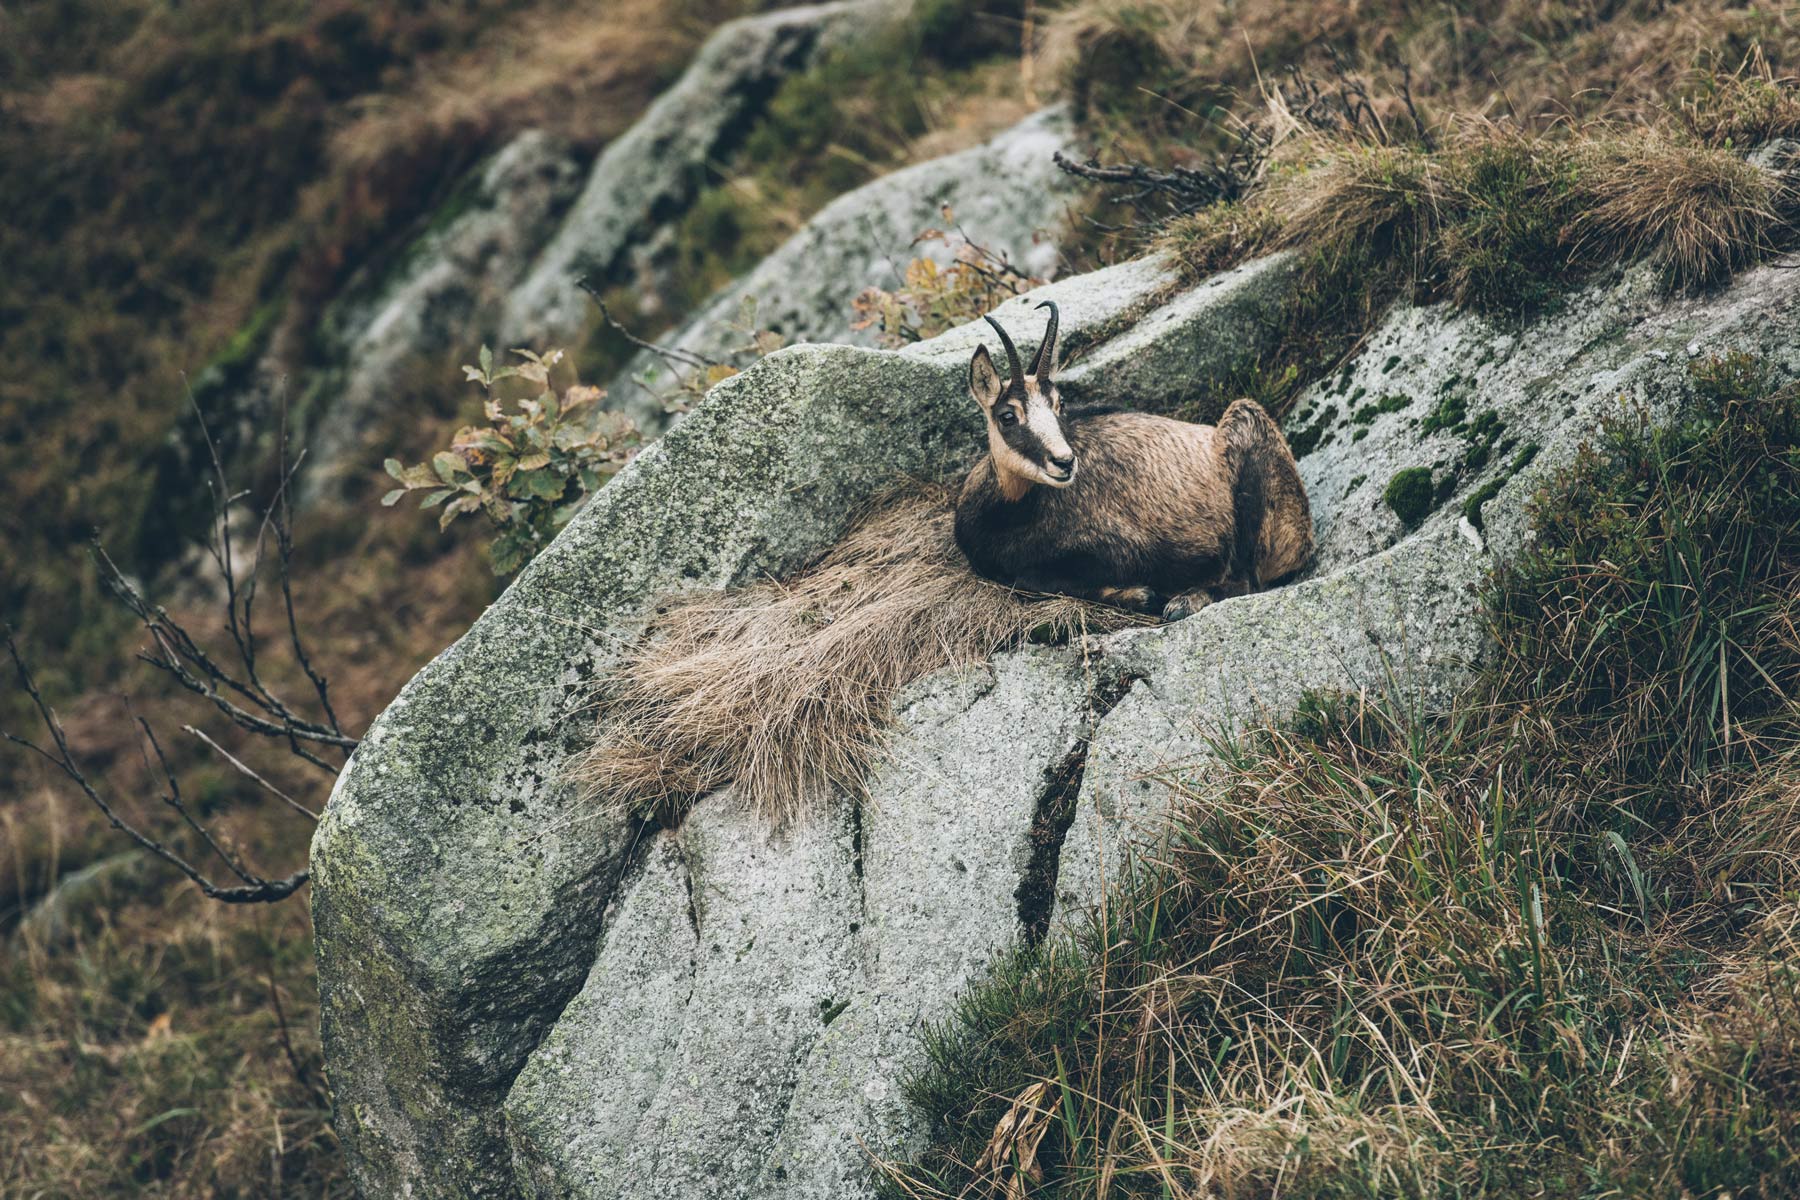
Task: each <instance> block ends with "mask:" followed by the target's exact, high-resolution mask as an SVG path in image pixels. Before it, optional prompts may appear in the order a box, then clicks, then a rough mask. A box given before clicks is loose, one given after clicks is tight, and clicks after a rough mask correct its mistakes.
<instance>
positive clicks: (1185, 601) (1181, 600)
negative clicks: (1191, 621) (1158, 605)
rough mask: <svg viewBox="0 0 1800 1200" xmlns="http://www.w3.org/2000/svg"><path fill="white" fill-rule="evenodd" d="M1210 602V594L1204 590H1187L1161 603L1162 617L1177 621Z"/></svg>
mask: <svg viewBox="0 0 1800 1200" xmlns="http://www.w3.org/2000/svg"><path fill="white" fill-rule="evenodd" d="M1212 602H1213V598H1212V596H1211V595H1209V594H1207V593H1206V592H1188V593H1187V594H1185V595H1181V596H1176V597H1175V598H1174V599H1173V600H1170V601H1169V602H1168V603H1167V604H1165V605H1163V611H1162V619H1163V620H1165V621H1179V620H1181V619H1182V618H1183V617H1191V616H1193V615H1194V614H1195V613H1197V612H1199V611H1200V610H1201V609H1203V608H1205V607H1206V606H1207V605H1209V604H1211V603H1212Z"/></svg>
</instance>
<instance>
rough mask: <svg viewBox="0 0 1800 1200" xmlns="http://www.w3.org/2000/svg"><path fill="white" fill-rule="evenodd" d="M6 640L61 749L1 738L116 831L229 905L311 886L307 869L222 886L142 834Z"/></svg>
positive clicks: (0, 733) (8, 634) (9, 637)
mask: <svg viewBox="0 0 1800 1200" xmlns="http://www.w3.org/2000/svg"><path fill="white" fill-rule="evenodd" d="M0 640H4V641H5V643H6V652H7V655H8V656H9V657H10V658H11V659H12V663H13V670H14V672H15V673H16V674H17V676H18V680H19V685H20V687H21V688H23V689H24V692H25V694H26V696H28V697H29V698H30V699H31V703H32V706H33V707H34V708H36V709H37V713H38V717H39V718H40V719H41V720H42V722H43V725H44V729H45V731H46V732H47V733H48V734H49V735H50V741H51V744H52V745H53V746H54V747H55V753H52V752H51V751H50V750H47V749H45V748H44V747H42V746H40V745H38V744H37V743H36V742H33V741H31V740H30V739H29V738H23V737H19V736H18V735H16V734H13V733H10V732H8V731H6V730H0V738H4V739H5V740H6V741H8V742H11V743H12V744H13V745H15V746H19V747H22V748H23V749H25V750H28V751H30V752H32V753H33V754H36V755H37V756H38V757H40V758H42V759H44V761H46V762H48V763H49V764H50V765H51V766H53V767H55V768H56V769H57V770H58V771H60V772H61V773H62V774H63V775H64V777H66V778H67V779H68V780H69V781H70V782H71V783H73V784H74V785H75V786H76V787H77V788H79V789H80V790H81V792H82V794H83V795H85V796H86V797H87V798H88V799H89V800H90V801H91V802H92V803H93V805H94V807H96V808H98V809H99V810H100V812H101V814H102V815H103V816H105V817H106V820H107V822H108V823H109V824H111V825H112V827H113V828H114V829H117V830H118V831H119V832H120V833H123V834H124V835H125V836H126V837H128V838H130V839H131V840H132V841H133V842H136V843H137V844H138V846H139V847H141V848H142V849H144V850H147V851H149V852H150V853H151V854H153V855H155V856H156V857H157V858H160V859H161V860H162V861H164V862H166V863H168V864H169V865H170V866H172V867H174V868H175V869H176V870H178V871H180V872H181V873H182V874H183V875H185V876H186V877H187V878H188V880H189V881H190V882H192V883H193V884H194V886H196V887H198V888H199V889H200V891H201V892H202V893H204V894H205V895H206V896H208V897H209V898H211V899H214V900H218V901H220V902H222V903H225V904H259V903H268V902H271V901H275V900H283V899H286V898H287V897H288V896H291V895H293V894H294V892H296V891H298V890H299V889H300V888H301V887H302V886H304V885H305V883H306V881H307V879H308V878H309V875H310V873H309V872H308V871H306V870H300V871H296V872H294V873H293V874H292V875H289V876H288V877H286V878H285V879H273V880H271V879H262V878H259V877H257V876H255V875H251V874H248V873H247V872H241V873H240V872H235V871H234V873H237V874H239V876H240V878H243V879H244V881H245V882H244V884H243V886H231V887H220V886H218V885H217V884H214V883H213V882H212V881H211V880H210V879H208V878H206V877H205V876H204V875H202V874H201V873H200V872H199V871H198V870H196V869H195V868H194V866H193V864H191V863H189V862H188V861H187V860H186V859H185V858H183V857H182V856H181V855H180V854H178V853H177V852H176V851H175V850H173V849H171V848H170V847H169V846H166V845H164V844H163V843H162V842H159V841H157V840H156V839H155V838H152V837H150V836H148V835H146V834H144V833H142V832H140V831H139V830H137V829H136V828H135V827H133V826H132V825H131V824H129V823H128V822H126V821H125V819H124V818H123V817H121V816H120V815H119V813H118V811H117V810H116V809H115V808H114V807H113V806H112V805H111V804H110V803H108V802H107V800H106V798H105V797H104V796H102V795H101V794H100V792H99V791H98V790H97V789H96V788H95V787H94V785H93V784H92V782H90V781H89V779H88V777H87V775H86V774H85V773H84V772H83V771H82V769H81V767H80V765H79V764H78V763H77V762H76V761H75V757H74V755H73V754H72V753H71V752H70V750H69V741H68V735H67V734H66V733H65V732H64V731H63V727H62V721H61V720H60V719H59V718H58V717H57V715H56V710H55V709H53V708H51V707H50V704H49V702H48V701H46V700H45V699H44V696H43V693H42V692H40V691H39V690H38V686H37V680H36V679H35V678H33V676H32V673H31V668H30V667H29V666H28V665H27V664H26V662H25V658H24V656H23V655H22V654H21V653H20V652H19V646H18V643H17V642H16V641H15V640H14V638H13V631H12V627H11V626H7V627H6V628H5V629H4V630H3V631H0ZM158 753H159V754H160V753H161V750H160V748H159V749H158ZM164 767H165V770H166V768H167V763H166V762H165V763H164ZM171 782H172V778H171ZM166 799H167V798H166V797H165V800H166ZM184 811H185V810H184ZM207 840H208V842H209V844H210V843H211V838H210V837H209V838H208V839H207ZM215 848H216V847H215ZM221 857H223V858H226V861H227V862H228V863H229V862H230V861H231V860H230V858H229V857H228V856H226V855H224V854H223V852H221Z"/></svg>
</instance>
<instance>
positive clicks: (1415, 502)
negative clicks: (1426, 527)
mask: <svg viewBox="0 0 1800 1200" xmlns="http://www.w3.org/2000/svg"><path fill="white" fill-rule="evenodd" d="M1381 498H1382V500H1383V501H1385V502H1386V504H1387V506H1388V507H1389V508H1391V509H1393V510H1394V515H1395V516H1397V517H1399V518H1400V523H1401V524H1403V525H1405V526H1406V527H1407V528H1408V529H1417V528H1418V527H1419V524H1420V522H1422V521H1424V520H1425V518H1426V517H1427V516H1429V515H1430V513H1431V507H1432V488H1431V468H1430V467H1407V468H1406V469H1405V470H1402V471H1396V472H1395V473H1394V477H1393V478H1392V479H1390V480H1388V485H1387V488H1386V490H1385V491H1383V492H1382V493H1381Z"/></svg>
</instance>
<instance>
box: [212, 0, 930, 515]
mask: <svg viewBox="0 0 1800 1200" xmlns="http://www.w3.org/2000/svg"><path fill="white" fill-rule="evenodd" d="M893 15H894V14H893V13H892V12H891V11H890V10H888V9H887V8H885V7H884V6H881V5H877V4H872V3H870V2H869V0H842V2H840V3H834V4H820V5H810V6H805V7H798V8H788V9H781V10H778V11H775V12H771V13H766V14H762V15H759V16H753V17H746V18H743V19H741V20H737V21H731V22H728V23H726V24H725V25H722V26H720V27H719V29H718V30H717V31H715V32H714V33H713V35H712V36H711V37H710V38H708V39H707V41H706V43H705V44H704V45H703V46H702V47H701V49H700V50H699V52H698V53H697V54H696V55H695V57H694V60H693V62H692V63H691V64H690V65H689V66H688V68H687V70H686V71H685V72H684V73H683V74H682V76H681V78H680V79H679V80H677V81H676V83H675V84H674V85H673V86H672V87H671V88H670V89H669V90H668V91H667V92H666V93H664V94H663V95H662V96H661V97H659V98H658V99H657V101H656V102H655V103H654V104H653V105H651V107H650V108H649V109H648V110H647V111H646V112H645V114H644V115H643V116H642V117H641V118H640V119H639V120H638V121H637V122H636V123H634V124H633V125H632V127H631V128H630V129H629V130H628V131H627V132H626V133H625V134H623V135H622V136H621V137H619V138H618V139H617V140H615V141H614V142H612V143H611V144H610V145H609V146H607V148H606V149H605V150H604V151H603V152H602V153H601V155H600V156H599V158H598V159H597V160H596V161H595V162H594V163H593V164H592V165H591V167H589V168H588V169H587V170H586V171H585V173H584V172H583V170H582V165H581V164H580V163H578V162H577V160H576V158H575V157H574V156H573V154H572V153H571V151H570V150H569V149H568V148H567V147H566V146H563V145H562V144H560V143H559V142H557V141H556V140H555V139H553V138H551V137H549V136H548V135H546V134H543V133H541V132H537V131H531V132H527V133H524V134H521V135H520V136H519V137H517V138H516V139H514V140H513V141H512V142H511V143H509V144H508V145H507V146H505V147H504V148H503V149H501V150H500V152H499V153H497V154H496V155H494V156H493V157H492V158H491V159H489V160H488V161H487V162H485V163H483V164H482V165H481V166H480V167H478V168H477V169H476V170H475V171H474V172H472V173H471V175H470V176H469V177H468V178H467V179H465V180H464V181H463V182H462V183H461V184H460V185H459V186H458V187H457V188H456V189H455V190H454V191H453V192H452V193H451V195H450V196H449V197H448V199H446V200H445V201H444V203H443V204H442V205H440V206H439V208H438V209H437V211H436V212H434V213H433V214H432V215H431V217H430V218H429V219H428V220H427V221H426V223H425V227H424V228H423V229H422V230H421V231H419V232H417V233H415V234H413V235H412V236H411V238H410V240H409V241H408V242H407V243H406V245H405V246H404V248H403V249H401V250H400V251H399V252H398V253H397V254H395V255H393V256H391V257H389V258H385V259H382V260H380V261H379V262H377V263H376V264H374V265H372V266H371V267H369V268H368V269H366V270H365V271H364V272H363V273H362V275H361V276H360V277H357V278H353V279H352V280H351V282H350V284H349V285H348V286H347V287H346V289H345V291H344V293H343V295H342V296H340V297H339V298H338V299H336V300H334V301H333V302H332V303H331V304H330V305H329V306H328V308H327V309H326V311H325V313H324V314H323V316H322V318H321V320H320V321H319V324H318V328H317V329H315V330H313V331H312V342H313V345H312V347H311V349H310V351H309V353H310V355H311V357H312V358H313V359H314V361H313V362H312V364H311V365H310V366H309V368H308V369H307V370H306V372H305V373H304V374H303V376H302V377H301V388H300V403H299V404H298V405H297V408H298V411H299V414H300V416H301V418H302V419H303V421H304V422H305V423H306V424H307V425H308V426H309V428H310V449H309V454H308V470H307V479H306V481H305V488H304V490H305V491H306V492H307V493H308V494H311V495H316V494H319V493H320V492H321V491H324V490H327V489H329V488H330V487H331V485H332V484H333V483H334V482H335V481H336V479H337V477H338V476H339V475H340V474H341V473H342V472H344V471H347V470H362V469H366V468H368V467H369V466H370V465H371V463H369V462H365V461H363V459H365V458H368V457H370V456H368V455H364V454H361V453H360V451H361V449H362V441H363V439H364V438H366V437H367V436H368V433H369V430H370V429H371V427H372V426H373V425H374V424H375V423H376V421H377V420H378V418H379V416H380V414H381V413H382V412H383V411H385V410H386V409H387V408H388V407H389V406H391V405H392V403H393V400H394V397H395V396H396V394H404V390H405V388H406V387H407V386H408V385H411V386H415V387H416V386H417V383H416V380H417V378H418V377H419V376H421V375H423V376H425V377H427V378H438V377H441V378H442V379H444V380H445V381H446V382H448V381H449V380H450V378H451V377H452V375H453V374H454V368H455V366H456V362H455V361H450V360H449V359H447V357H446V356H450V357H451V358H453V357H454V355H456V354H459V353H465V354H466V353H472V351H473V349H474V348H475V347H476V346H478V345H480V344H482V343H483V342H492V343H496V344H503V345H508V346H512V345H527V346H533V345H535V346H545V345H551V344H560V343H562V342H565V341H567V340H568V339H569V338H571V337H573V336H575V335H577V334H579V333H580V331H581V329H582V326H583V323H584V321H585V319H586V310H585V308H584V304H585V300H584V297H583V296H582V293H581V292H580V291H579V290H578V289H577V288H576V286H575V280H576V277H577V276H578V275H580V274H583V273H585V274H587V275H588V276H589V277H590V278H591V279H593V281H594V282H596V283H597V284H600V285H602V286H604V285H605V284H607V283H610V282H613V281H615V280H616V279H620V278H627V277H629V276H630V274H631V271H632V264H631V263H630V262H629V261H628V259H629V253H628V252H629V251H630V250H631V249H632V247H634V246H635V245H638V244H640V243H643V242H646V241H648V240H650V239H652V238H653V237H654V236H655V234H656V231H657V230H658V229H660V228H661V227H663V226H665V225H667V224H669V223H670V222H672V221H673V220H675V219H677V218H679V217H680V216H681V214H682V213H683V212H684V211H685V210H686V207H687V205H688V204H689V203H690V202H691V201H692V200H693V198H694V196H695V195H696V194H697V193H698V191H699V188H700V186H701V183H702V181H703V180H704V178H705V174H706V169H707V164H708V163H710V162H713V161H716V160H717V159H719V158H721V157H723V156H725V155H728V154H729V153H730V152H731V150H732V149H733V148H734V147H735V146H736V144H737V141H738V139H740V138H741V137H742V136H743V135H744V134H745V133H746V132H747V131H748V129H749V128H750V126H751V124H752V123H753V122H754V121H755V119H756V118H757V117H758V116H759V115H760V114H761V113H762V111H763V109H764V107H765V106H766V104H767V102H768V100H769V99H770V98H771V97H772V96H773V95H774V93H775V90H776V89H777V88H778V87H779V86H780V84H781V82H782V80H783V79H785V78H786V77H787V76H789V75H790V74H792V73H794V72H795V71H799V70H803V69H805V68H806V67H807V66H808V65H809V64H811V63H812V62H814V61H815V60H816V58H817V55H818V53H819V52H820V51H821V50H822V49H824V48H826V47H828V46H830V45H832V44H833V43H834V40H835V39H841V38H845V37H850V36H855V35H857V34H859V33H866V32H867V31H868V30H870V29H871V28H873V27H874V25H875V23H877V22H879V21H883V20H888V19H892V17H893ZM846 303H848V301H846ZM257 349H258V352H259V353H260V352H261V350H262V349H263V347H262V345H261V343H260V342H259V344H258V346H257ZM287 373H288V371H287V366H286V364H284V363H281V362H277V361H274V360H273V359H265V361H264V362H263V364H262V368H261V369H260V370H259V371H258V372H257V373H256V375H255V376H254V378H253V379H251V380H249V381H246V382H238V381H224V382H226V383H227V384H228V385H229V386H230V387H231V388H232V389H235V390H236V391H240V392H243V393H245V398H244V399H243V400H241V401H239V402H237V403H236V404H235V405H233V406H228V407H237V408H250V407H255V408H257V410H258V411H261V410H262V409H267V408H268V407H270V404H269V399H268V398H269V397H271V396H273V394H274V393H275V392H276V391H277V390H279V389H280V388H281V387H284V386H285V382H284V380H285V377H286V375H287ZM252 393H254V394H252ZM654 415H655V416H657V417H660V415H661V414H660V411H658V412H657V413H656V414H654ZM375 457H379V456H375Z"/></svg>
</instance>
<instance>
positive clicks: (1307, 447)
mask: <svg viewBox="0 0 1800 1200" xmlns="http://www.w3.org/2000/svg"><path fill="white" fill-rule="evenodd" d="M1335 420H1337V410H1336V409H1335V408H1331V407H1327V408H1326V409H1325V410H1324V411H1323V412H1321V413H1320V414H1319V416H1318V419H1317V420H1315V421H1314V422H1313V423H1312V424H1311V425H1308V426H1306V427H1305V428H1303V429H1301V430H1300V432H1298V433H1296V434H1294V435H1293V436H1291V437H1289V438H1288V449H1290V450H1292V451H1293V452H1294V457H1295V458H1305V457H1306V456H1307V455H1308V454H1311V453H1312V452H1313V451H1314V450H1317V449H1318V448H1319V447H1320V446H1325V445H1329V444H1330V443H1331V435H1330V434H1329V433H1327V432H1326V430H1327V429H1328V428H1329V427H1330V426H1331V423H1332V422H1333V421H1335Z"/></svg>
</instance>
